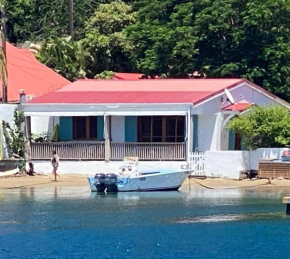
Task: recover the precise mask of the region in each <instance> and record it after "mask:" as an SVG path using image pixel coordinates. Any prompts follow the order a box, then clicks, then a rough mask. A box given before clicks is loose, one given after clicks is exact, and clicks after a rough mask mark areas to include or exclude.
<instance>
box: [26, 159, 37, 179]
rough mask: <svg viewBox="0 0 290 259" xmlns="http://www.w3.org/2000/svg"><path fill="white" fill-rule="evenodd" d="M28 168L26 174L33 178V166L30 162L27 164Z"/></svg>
mask: <svg viewBox="0 0 290 259" xmlns="http://www.w3.org/2000/svg"><path fill="white" fill-rule="evenodd" d="M28 166H29V170H28V172H27V174H28V175H29V176H34V175H35V173H34V166H33V163H32V162H29V163H28Z"/></svg>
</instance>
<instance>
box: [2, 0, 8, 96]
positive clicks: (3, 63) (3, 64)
mask: <svg viewBox="0 0 290 259" xmlns="http://www.w3.org/2000/svg"><path fill="white" fill-rule="evenodd" d="M4 4H5V0H0V7H1V27H0V37H1V43H2V44H1V48H0V79H1V81H2V86H7V67H6V56H5V49H6V47H5V45H6V37H5V17H4V15H5V13H4ZM3 88H4V87H3ZM2 91H3V89H2ZM3 97H4V94H3V93H2V101H7V100H6V99H7V96H5V98H4V100H3Z"/></svg>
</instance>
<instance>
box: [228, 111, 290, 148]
mask: <svg viewBox="0 0 290 259" xmlns="http://www.w3.org/2000/svg"><path fill="white" fill-rule="evenodd" d="M227 128H228V129H229V130H234V131H235V132H237V133H240V134H241V135H242V136H243V141H244V142H245V145H246V147H248V148H250V149H257V148H262V147H266V148H268V147H285V145H289V144H290V115H289V109H287V108H285V107H281V106H270V107H267V108H265V107H254V108H252V109H251V110H249V111H247V112H246V113H245V114H243V115H241V116H240V117H236V118H234V119H232V120H231V121H230V122H229V124H228V126H227Z"/></svg>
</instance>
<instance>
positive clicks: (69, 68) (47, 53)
mask: <svg viewBox="0 0 290 259" xmlns="http://www.w3.org/2000/svg"><path fill="white" fill-rule="evenodd" d="M134 21H135V18H134V13H133V12H132V8H131V6H129V5H127V4H125V3H122V2H112V3H111V4H101V5H100V6H99V7H98V9H97V10H96V12H95V13H94V15H93V16H92V17H91V18H90V19H89V20H88V21H87V23H86V26H85V36H84V38H83V39H81V40H78V41H72V39H71V38H70V37H65V38H57V39H49V40H47V41H45V42H44V43H43V44H42V50H41V52H40V54H39V55H38V58H39V60H40V61H41V62H42V63H44V64H45V65H47V66H49V67H51V68H53V69H54V70H55V71H57V72H58V73H60V74H61V75H63V76H64V77H66V78H67V79H69V80H71V81H74V80H77V79H79V78H85V77H88V78H94V76H95V75H96V74H99V73H101V72H102V71H107V70H108V71H115V72H118V71H122V72H126V71H131V70H132V66H131V62H130V59H129V57H130V55H131V52H132V45H131V44H130V42H129V41H128V40H127V38H126V34H125V33H124V32H123V29H124V28H125V27H126V26H128V25H130V24H132V23H134Z"/></svg>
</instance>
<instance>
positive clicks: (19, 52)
mask: <svg viewBox="0 0 290 259" xmlns="http://www.w3.org/2000/svg"><path fill="white" fill-rule="evenodd" d="M6 56H7V73H8V86H7V92H8V101H9V102H18V101H19V90H21V89H23V90H24V91H25V93H26V95H32V96H40V95H43V94H46V93H49V92H53V91H55V90H57V89H59V88H61V87H63V86H65V85H67V84H69V83H70V81H68V80H67V79H65V78H64V77H62V76H61V75H59V74H58V73H56V72H54V71H53V70H52V69H50V68H48V67H47V66H45V65H43V64H42V63H40V62H39V61H38V60H37V59H36V58H35V57H34V55H33V54H32V53H31V52H30V51H29V50H27V49H19V48H16V47H14V46H13V45H11V44H10V43H7V44H6ZM0 94H1V95H2V88H1V87H0Z"/></svg>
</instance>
